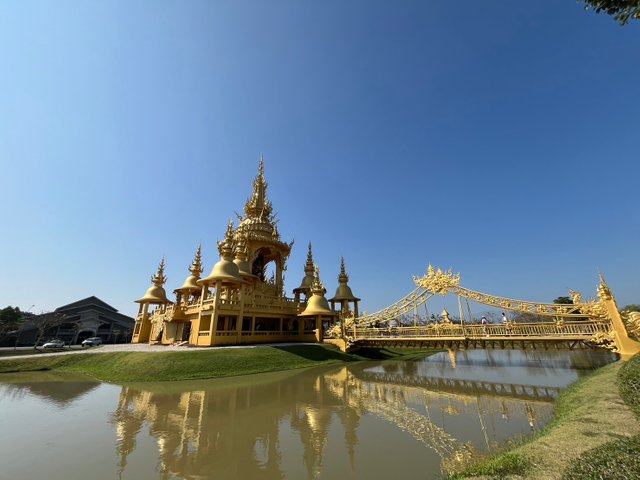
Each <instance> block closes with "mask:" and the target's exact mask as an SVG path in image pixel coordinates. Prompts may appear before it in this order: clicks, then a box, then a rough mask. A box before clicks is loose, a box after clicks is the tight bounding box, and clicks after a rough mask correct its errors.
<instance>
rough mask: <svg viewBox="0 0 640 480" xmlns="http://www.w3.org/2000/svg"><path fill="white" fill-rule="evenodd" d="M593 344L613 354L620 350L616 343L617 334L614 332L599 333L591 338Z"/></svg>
mask: <svg viewBox="0 0 640 480" xmlns="http://www.w3.org/2000/svg"><path fill="white" fill-rule="evenodd" d="M591 342H593V343H595V344H596V345H600V346H602V347H604V348H606V349H608V350H611V351H612V352H616V353H617V352H618V351H620V349H619V348H618V344H617V342H616V333H615V332H614V331H611V332H607V333H605V332H598V333H596V334H595V335H593V337H591Z"/></svg>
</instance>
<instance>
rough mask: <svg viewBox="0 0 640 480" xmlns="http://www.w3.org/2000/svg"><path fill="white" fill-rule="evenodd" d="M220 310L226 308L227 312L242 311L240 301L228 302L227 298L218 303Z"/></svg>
mask: <svg viewBox="0 0 640 480" xmlns="http://www.w3.org/2000/svg"><path fill="white" fill-rule="evenodd" d="M218 307H219V308H224V309H225V310H239V309H240V301H239V300H227V299H226V298H221V299H220V301H219V302H218Z"/></svg>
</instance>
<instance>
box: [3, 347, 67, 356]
mask: <svg viewBox="0 0 640 480" xmlns="http://www.w3.org/2000/svg"><path fill="white" fill-rule="evenodd" d="M68 350H69V347H64V348H47V349H46V350H45V349H43V348H25V349H20V350H0V357H21V356H24V355H39V354H43V355H46V354H47V353H54V352H66V351H68ZM73 350H77V348H74V349H73Z"/></svg>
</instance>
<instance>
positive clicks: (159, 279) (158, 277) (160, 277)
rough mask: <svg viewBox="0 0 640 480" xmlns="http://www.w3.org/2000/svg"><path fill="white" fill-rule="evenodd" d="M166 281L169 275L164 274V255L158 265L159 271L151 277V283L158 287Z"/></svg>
mask: <svg viewBox="0 0 640 480" xmlns="http://www.w3.org/2000/svg"><path fill="white" fill-rule="evenodd" d="M166 281H167V277H165V276H164V257H162V260H160V264H159V265H158V271H157V272H156V274H155V275H153V276H152V277H151V283H153V284H154V285H155V286H156V287H161V286H163V285H164V284H165V282H166Z"/></svg>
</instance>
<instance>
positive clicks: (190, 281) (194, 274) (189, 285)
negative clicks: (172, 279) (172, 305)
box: [173, 244, 202, 304]
mask: <svg viewBox="0 0 640 480" xmlns="http://www.w3.org/2000/svg"><path fill="white" fill-rule="evenodd" d="M189 273H191V275H189V276H188V277H187V279H186V280H185V281H184V283H183V284H182V286H181V287H180V288H176V289H175V290H174V291H173V292H174V293H175V294H176V303H177V304H181V303H189V302H190V301H193V300H195V299H196V298H198V297H199V296H200V292H201V290H202V287H201V286H200V285H198V280H200V275H202V244H200V245H198V250H196V255H195V257H194V259H193V263H192V264H191V266H190V267H189Z"/></svg>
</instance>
